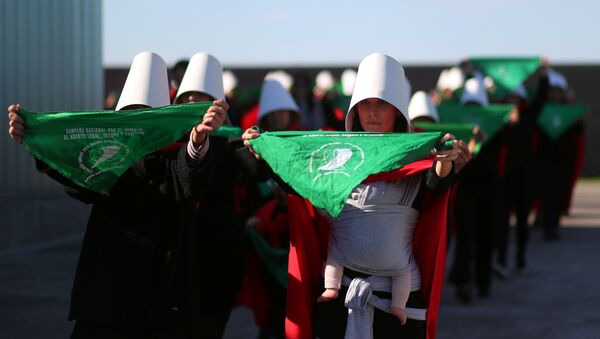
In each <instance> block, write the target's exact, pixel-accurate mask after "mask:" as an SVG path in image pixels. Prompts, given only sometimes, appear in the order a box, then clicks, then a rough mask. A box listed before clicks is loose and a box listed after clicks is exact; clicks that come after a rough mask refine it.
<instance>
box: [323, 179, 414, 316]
mask: <svg viewBox="0 0 600 339" xmlns="http://www.w3.org/2000/svg"><path fill="white" fill-rule="evenodd" d="M420 183H421V175H413V176H411V177H408V178H406V179H403V180H399V181H394V182H375V183H369V184H361V185H358V186H357V187H356V188H354V190H353V191H352V193H351V194H350V197H349V199H348V200H347V201H346V205H345V207H344V210H343V211H342V213H341V214H340V216H339V217H338V218H335V219H332V220H331V223H332V229H331V234H330V238H329V245H328V252H327V261H326V262H325V273H324V276H325V292H323V294H322V295H321V296H320V297H319V300H318V301H319V302H324V301H328V300H331V299H335V298H337V296H338V292H339V290H340V288H341V285H342V280H343V274H344V267H347V268H349V269H352V270H354V271H357V272H361V273H364V274H368V275H373V276H384V277H391V280H392V283H391V293H392V300H391V307H390V313H391V314H393V315H395V316H397V317H398V318H399V319H400V321H401V322H402V324H404V323H406V311H405V308H406V302H407V300H408V296H409V294H410V292H411V291H416V290H419V289H420V287H421V277H420V274H419V268H418V266H417V264H416V262H415V260H414V257H413V252H412V238H413V234H414V229H415V227H416V225H417V222H418V220H419V211H418V210H416V209H414V208H412V207H411V206H412V203H413V200H414V199H415V197H416V195H417V193H418V190H419V187H420Z"/></svg>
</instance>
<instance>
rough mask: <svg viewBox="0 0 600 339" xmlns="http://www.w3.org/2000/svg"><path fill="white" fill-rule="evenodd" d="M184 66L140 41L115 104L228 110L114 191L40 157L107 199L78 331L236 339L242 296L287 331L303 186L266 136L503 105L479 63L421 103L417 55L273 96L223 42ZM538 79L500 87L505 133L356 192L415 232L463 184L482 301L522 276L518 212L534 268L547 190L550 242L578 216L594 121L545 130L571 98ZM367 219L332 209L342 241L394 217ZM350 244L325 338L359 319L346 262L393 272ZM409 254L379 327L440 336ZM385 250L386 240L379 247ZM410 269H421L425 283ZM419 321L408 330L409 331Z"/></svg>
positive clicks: (276, 83) (398, 125)
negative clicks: (431, 198) (406, 62)
mask: <svg viewBox="0 0 600 339" xmlns="http://www.w3.org/2000/svg"><path fill="white" fill-rule="evenodd" d="M393 70H396V71H393ZM167 74H168V70H167V67H166V65H165V63H164V61H163V60H162V58H160V56H158V55H156V54H154V53H150V52H144V53H140V54H139V55H137V56H136V57H135V58H134V60H133V62H132V65H131V68H130V72H129V74H128V77H127V81H126V83H125V86H124V88H123V90H122V92H121V94H120V96H118V95H116V94H115V93H112V94H111V96H112V99H110V98H107V99H110V100H107V105H114V107H115V114H118V112H119V111H122V110H128V109H136V108H141V107H160V106H166V105H170V104H186V103H193V102H212V103H213V105H212V106H211V108H210V109H209V110H208V112H207V114H205V115H204V117H203V118H202V121H199V123H198V124H197V125H196V126H194V127H193V128H191V130H190V132H189V133H188V134H187V135H186V136H184V137H183V138H182V139H181V140H180V141H179V142H177V143H174V144H173V145H170V146H169V147H166V148H164V149H161V150H160V151H158V152H155V153H152V154H148V155H146V156H145V157H143V158H142V159H140V160H139V161H138V162H136V164H135V165H134V166H132V167H131V168H130V169H129V170H128V171H127V172H126V173H125V174H124V175H123V176H122V177H121V178H120V179H119V181H118V182H117V184H116V185H115V186H113V188H112V189H111V192H110V194H109V195H108V196H103V195H100V194H97V193H95V192H91V191H88V190H86V189H83V188H81V187H79V186H77V185H75V184H74V183H72V182H70V181H69V180H68V179H66V178H65V177H64V176H62V175H61V174H60V173H58V172H57V171H55V170H52V169H51V168H50V167H49V166H48V165H47V164H44V163H43V162H41V161H39V160H37V161H36V165H37V167H38V169H39V170H40V171H41V172H42V173H44V174H46V175H48V176H50V177H51V178H53V179H54V180H56V181H58V182H60V183H61V184H63V185H64V186H65V190H66V192H67V194H69V195H71V196H72V197H74V198H76V199H78V200H80V201H82V202H84V203H86V204H92V206H93V208H92V212H91V215H90V219H89V221H88V225H87V228H86V232H85V237H84V241H83V244H82V248H81V253H80V257H79V262H78V267H77V273H76V276H75V281H74V285H73V291H72V299H71V310H70V313H69V319H70V320H75V321H76V323H75V326H74V330H73V333H72V336H71V337H72V338H220V337H222V335H223V331H224V329H225V326H226V323H227V321H228V319H229V315H230V313H231V310H232V308H233V307H235V305H239V304H245V305H247V306H250V307H251V308H252V309H253V311H254V315H255V320H256V323H257V325H258V326H259V327H260V334H259V337H260V338H283V337H285V336H286V329H285V327H284V324H285V314H286V313H285V312H286V311H285V310H286V301H287V300H288V298H289V296H288V295H287V294H286V289H287V285H286V281H285V280H286V279H285V276H283V278H282V274H285V272H287V258H286V254H287V249H288V248H289V240H290V234H289V223H290V221H289V215H288V210H287V199H286V195H287V194H290V193H292V194H293V193H294V192H293V190H292V189H291V188H290V187H289V186H287V185H286V184H285V183H284V182H282V181H281V180H280V179H279V178H278V177H277V175H275V174H274V173H273V172H272V170H271V169H270V168H269V167H268V165H267V164H266V163H265V162H264V161H262V160H261V159H259V157H257V156H256V154H252V152H250V151H252V149H251V147H248V145H249V140H251V139H254V138H257V137H259V136H260V133H261V131H262V130H264V131H290V130H317V129H322V130H331V131H343V130H347V131H355V130H362V131H374V132H394V131H395V132H413V131H415V129H416V130H417V132H418V128H415V125H417V123H419V122H429V123H439V122H444V121H443V119H441V118H440V116H441V115H440V114H438V111H437V109H436V106H437V105H442V104H444V103H452V102H456V103H457V104H459V105H461V106H465V107H486V106H488V105H490V99H489V94H490V93H493V89H494V84H493V81H492V80H491V79H489V78H485V77H484V76H483V75H482V74H481V73H480V72H479V71H477V70H476V69H474V68H473V67H472V65H470V64H469V63H463V64H461V66H460V67H456V68H452V69H450V70H445V71H444V72H443V73H442V75H441V76H440V79H439V81H438V83H437V86H436V89H434V90H431V91H430V92H428V93H426V92H423V91H417V92H416V93H414V94H413V95H412V98H411V94H412V93H411V89H410V83H409V82H408V80H407V78H406V77H405V75H404V70H403V68H402V66H401V65H400V63H398V62H397V61H396V60H395V59H393V58H390V57H389V56H384V55H380V54H374V55H371V56H369V57H367V58H365V60H363V62H362V63H361V66H359V70H358V72H355V71H353V70H346V71H345V72H344V73H343V74H342V77H341V81H340V82H337V81H335V79H334V77H333V76H332V74H331V73H330V72H329V71H322V72H320V73H319V74H318V75H317V78H316V81H315V86H314V87H313V86H312V84H311V81H310V79H309V78H308V77H307V76H306V75H305V74H304V75H303V74H300V75H298V76H296V77H295V78H293V77H291V76H290V75H288V74H287V73H285V72H283V71H277V72H270V73H269V74H267V75H266V77H265V79H264V81H263V83H262V87H261V89H260V90H259V91H257V90H256V89H252V88H239V86H237V80H236V79H235V76H234V75H233V73H232V72H230V71H226V72H223V70H222V66H221V64H220V63H219V61H218V60H217V59H216V58H215V57H213V56H211V55H209V54H206V53H198V54H195V55H194V56H193V57H192V58H191V59H190V60H189V62H185V63H178V64H177V65H176V67H174V69H173V72H172V76H171V78H172V79H171V81H170V82H169V80H168V76H167ZM533 78H537V79H538V83H537V86H535V87H536V89H535V94H534V95H530V94H528V93H527V91H525V90H524V88H519V90H518V91H515V92H514V93H509V94H506V95H504V96H502V97H499V96H496V97H494V99H493V101H492V102H502V103H510V104H513V105H515V106H516V108H517V109H516V110H515V111H514V112H513V113H512V114H511V115H510V118H509V122H508V123H507V124H505V125H504V126H502V128H501V129H500V131H499V132H498V133H495V134H494V135H493V136H491V135H490V136H487V135H485V134H486V131H485V130H482V129H481V128H480V126H475V128H474V131H473V133H472V134H471V136H470V139H469V140H466V141H465V142H463V141H461V140H456V138H455V137H454V136H452V135H447V136H446V137H445V138H446V139H447V140H454V141H453V142H452V146H451V149H450V150H448V151H445V152H446V153H444V152H440V153H438V155H437V156H436V158H435V159H434V161H433V165H432V167H431V169H430V170H429V171H428V172H427V174H425V175H424V176H423V177H422V178H420V180H418V182H417V181H415V180H409V179H406V180H400V181H398V182H392V183H388V182H385V183H377V184H366V185H365V184H361V185H360V186H358V187H357V188H356V192H353V193H352V196H351V197H350V199H349V200H348V203H347V204H348V205H349V206H351V207H352V208H355V209H357V210H359V211H360V210H364V209H365V208H366V206H367V205H370V204H380V205H381V206H382V211H383V210H384V209H383V207H385V206H387V205H389V206H387V207H385V208H389V209H390V211H392V210H394V208H396V209H398V211H396V212H394V213H398V214H399V215H400V214H401V215H402V218H404V219H402V220H403V221H402V222H400V223H399V224H400V225H401V226H399V227H404V228H402V230H403V231H402V232H408V233H407V234H412V233H410V232H412V229H413V228H414V221H409V220H412V219H411V217H410V215H412V214H410V213H413V211H414V210H416V211H417V214H416V215H417V218H418V210H419V207H418V206H419V203H420V202H421V201H422V191H437V190H441V189H451V199H450V203H449V209H448V226H449V228H450V229H451V230H453V231H454V232H453V233H454V236H453V237H451V238H452V240H451V241H452V242H453V247H454V251H455V253H454V261H453V262H452V263H448V264H449V265H448V267H449V268H450V281H451V283H453V284H454V285H455V286H456V294H457V296H458V297H459V298H460V300H462V301H463V302H465V303H470V302H471V299H472V296H471V294H472V291H471V290H472V288H473V286H476V287H477V290H478V293H479V295H480V296H482V297H487V296H489V295H490V294H491V281H492V274H493V272H494V270H495V271H496V272H497V273H498V274H499V275H502V276H504V277H506V276H507V274H508V273H507V272H508V271H509V270H508V267H509V265H508V260H507V257H508V254H507V248H508V246H507V243H508V238H509V229H510V228H509V214H510V211H511V209H514V211H515V213H516V220H517V224H516V230H517V246H516V247H517V253H516V256H515V264H516V266H515V268H516V269H517V270H518V271H520V272H523V271H524V270H525V269H526V267H527V262H526V247H527V242H528V233H529V227H528V221H527V220H528V216H529V214H530V211H531V210H532V208H533V207H534V205H535V199H536V198H539V201H538V202H537V216H538V220H539V223H540V224H541V225H543V230H544V235H545V237H546V239H548V240H552V239H556V238H557V237H558V229H559V218H560V215H561V213H566V212H567V211H568V207H569V206H568V205H569V197H570V190H572V185H573V178H574V177H576V175H577V169H576V168H577V167H576V166H575V164H577V162H578V159H575V158H574V154H576V152H573V149H575V148H576V147H578V145H580V140H581V135H582V130H583V127H582V126H583V125H582V122H581V121H578V122H577V123H576V124H574V125H573V126H572V127H571V128H570V129H569V130H568V131H567V132H566V133H564V134H563V135H562V136H561V137H560V138H559V139H557V140H555V139H550V138H548V137H547V136H546V135H544V133H543V132H542V131H540V130H539V129H538V128H537V127H536V121H537V117H538V116H539V114H540V112H541V111H542V109H543V107H544V104H546V103H547V102H558V103H563V104H566V103H567V102H568V101H569V98H568V96H567V93H568V92H567V89H568V88H567V83H566V80H565V79H564V76H562V75H561V74H560V73H558V72H556V71H555V70H553V69H551V68H549V66H548V64H547V62H546V63H545V64H544V65H543V67H542V68H541V69H540V71H539V72H538V74H537V75H536V76H534V77H533ZM378 86H380V87H378ZM19 108H20V106H19V104H15V105H11V106H10V107H9V108H8V115H9V121H10V123H9V134H10V136H11V137H12V138H13V139H15V140H16V141H17V142H22V140H23V137H24V136H25V134H26V133H27V129H26V123H25V122H24V121H23V119H22V118H21V117H20V116H19ZM224 124H225V125H235V126H240V127H242V128H243V129H244V130H245V133H244V136H243V137H242V139H227V138H223V137H218V136H213V135H210V132H212V131H215V130H217V129H218V128H219V127H220V126H222V125H224ZM253 126H257V127H253ZM478 144H479V145H478ZM477 147H480V148H477ZM249 150H250V151H249ZM474 153H477V154H476V155H473V154H474ZM536 179H538V180H536ZM540 179H541V180H540ZM413 181H414V182H413ZM549 182H552V183H556V184H555V185H548V184H547V183H549ZM538 184H539V187H536V185H538ZM439 187H442V188H439ZM386 192H387V193H386ZM386 199H392V200H393V199H400V201H402V203H401V204H398V203H397V201H394V202H391V200H390V201H388V200H386ZM396 205H397V206H396ZM405 210H406V211H408V212H406V211H405ZM394 211H395V210H394ZM409 212H410V213H409ZM382 213H383V212H382ZM385 213H390V212H389V211H387V212H385ZM406 213H409V214H410V215H407V214H406ZM362 217H364V215H361V214H360V213H359V214H357V215H356V216H351V217H348V218H349V219H346V220H350V221H346V222H345V223H338V222H337V221H333V223H332V227H333V228H332V229H333V230H334V231H333V232H334V233H332V237H333V238H332V239H338V243H336V246H342V245H340V244H343V243H344V241H342V240H343V239H345V238H344V237H345V236H348V233H347V232H348V230H349V229H351V228H350V227H355V226H357V225H360V226H364V225H365V223H368V221H369V220H378V221H377V222H381V223H383V224H385V223H389V222H390V221H389V220H388V221H386V220H387V219H385V218H384V217H381V218H379V219H377V216H373V215H370V216H369V217H368V219H365V220H362V221H361V220H360V218H362ZM384 219H385V220H384ZM394 223H398V221H397V220H396V219H394ZM411 225H412V226H411ZM358 228H360V227H358ZM358 228H357V229H358ZM405 228H406V229H405ZM336 232H337V233H336ZM339 232H341V233H339ZM344 232H346V233H344ZM362 232H364V230H363V231H362ZM336 234H337V236H338V237H341V238H336ZM350 234H351V235H352V236H357V234H359V233H358V230H356V231H352V232H350ZM373 234H375V233H372V235H373ZM365 236H367V237H368V234H367V235H361V237H365ZM384 236H385V235H384ZM401 237H402V239H404V240H406V239H411V237H410V236H408V237H407V236H406V234H403V235H402V236H401ZM339 239H342V240H339ZM343 246H345V245H343ZM336 248H337V252H333V253H337V254H336V257H335V258H331V260H328V264H330V265H328V266H327V267H328V268H327V267H326V268H325V271H324V274H325V275H324V277H325V280H324V288H326V291H325V292H324V293H323V295H322V296H321V300H320V301H322V302H323V303H320V304H319V305H318V306H317V311H318V312H319V314H321V315H322V317H321V318H319V319H320V320H321V322H320V323H318V324H315V330H316V334H317V335H318V336H319V337H321V338H328V337H331V338H334V337H339V336H341V335H343V333H344V332H345V331H348V329H347V327H346V320H345V316H343V314H345V312H347V310H346V309H345V308H344V305H343V300H342V299H343V298H342V297H340V295H339V294H341V293H342V292H343V293H346V291H347V288H346V287H344V286H342V282H341V280H340V279H341V278H340V276H339V274H344V272H346V271H347V272H350V273H349V274H351V275H353V276H364V275H365V274H367V275H370V274H377V272H378V271H377V270H366V271H365V270H364V269H363V270H361V269H360V265H356V264H355V262H353V261H352V260H350V261H349V262H346V260H347V259H348V255H347V254H348V253H353V249H352V247H349V249H347V248H341V249H340V248H339V247H336ZM405 248H406V249H408V252H406V253H404V254H403V256H401V258H400V259H402V260H403V262H404V266H402V267H395V268H394V270H393V271H394V272H395V273H394V275H399V276H401V277H402V279H398V283H397V284H395V285H394V286H396V287H393V289H392V290H391V291H389V292H390V293H391V294H390V293H387V294H385V293H383V294H382V295H383V296H384V297H385V298H391V299H392V309H391V311H390V312H389V313H391V314H392V315H389V314H385V313H386V312H379V311H376V313H375V319H376V320H375V323H374V324H373V328H372V329H373V330H374V333H375V337H377V338H379V337H386V336H387V335H393V336H396V335H397V334H398V333H404V334H405V335H406V336H407V337H409V338H425V336H426V331H427V329H426V324H425V322H424V320H422V319H421V320H414V319H410V318H409V319H408V320H407V315H406V312H405V311H404V309H405V308H406V307H416V308H419V307H423V295H422V293H421V288H420V284H421V282H420V278H419V267H418V266H417V265H415V263H414V260H413V258H412V249H411V247H410V241H408V243H407V244H405ZM340 251H341V252H340ZM345 251H349V252H345ZM340 253H342V254H340ZM344 253H345V254H344ZM354 254H358V253H354ZM361 254H362V255H364V254H365V253H361ZM367 254H368V252H367ZM384 256H385V254H382V253H381V252H378V254H377V255H376V257H375V259H381V258H382V257H384ZM404 256H405V257H404ZM340 261H341V262H342V263H341V264H340ZM407 262H408V263H410V264H407ZM407 267H408V270H409V271H408V272H412V278H410V277H411V275H408V277H409V278H408V280H407V278H406V276H404V274H405V273H406V272H407V271H406V270H407ZM282 272H283V273H282ZM407 281H408V283H407ZM315 301H316V298H315ZM397 318H399V319H397ZM377 319H379V320H377ZM392 320H393V321H392ZM404 323H407V324H408V326H401V325H403V324H404ZM287 335H288V336H289V333H288V334H287Z"/></svg>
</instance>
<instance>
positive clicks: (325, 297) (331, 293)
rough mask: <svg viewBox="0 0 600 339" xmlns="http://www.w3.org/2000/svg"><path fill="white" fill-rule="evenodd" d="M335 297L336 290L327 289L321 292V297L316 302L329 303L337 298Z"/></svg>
mask: <svg viewBox="0 0 600 339" xmlns="http://www.w3.org/2000/svg"><path fill="white" fill-rule="evenodd" d="M337 296H338V290H336V289H334V288H327V289H325V292H323V294H321V296H320V297H319V298H318V299H317V302H318V303H322V302H326V301H330V300H333V299H335V298H337Z"/></svg>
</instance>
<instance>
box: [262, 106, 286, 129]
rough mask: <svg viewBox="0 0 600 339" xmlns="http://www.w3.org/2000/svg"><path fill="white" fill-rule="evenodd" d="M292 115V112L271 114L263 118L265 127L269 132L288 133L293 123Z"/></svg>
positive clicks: (282, 111)
mask: <svg viewBox="0 0 600 339" xmlns="http://www.w3.org/2000/svg"><path fill="white" fill-rule="evenodd" d="M292 114H293V113H292V111H290V110H277V111H273V112H270V113H268V114H267V115H265V116H264V117H263V118H262V123H263V127H264V128H265V129H266V130H267V131H273V132H277V131H286V130H287V129H288V128H289V126H290V124H291V123H292Z"/></svg>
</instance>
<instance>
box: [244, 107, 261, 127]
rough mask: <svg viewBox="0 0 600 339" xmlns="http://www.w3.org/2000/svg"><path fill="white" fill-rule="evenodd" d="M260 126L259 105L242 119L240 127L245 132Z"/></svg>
mask: <svg viewBox="0 0 600 339" xmlns="http://www.w3.org/2000/svg"><path fill="white" fill-rule="evenodd" d="M256 125H258V105H254V107H252V108H251V109H250V110H249V111H247V112H245V113H244V114H243V115H242V117H241V118H240V127H241V128H242V129H243V130H244V131H245V130H247V129H248V128H250V127H252V126H256Z"/></svg>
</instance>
